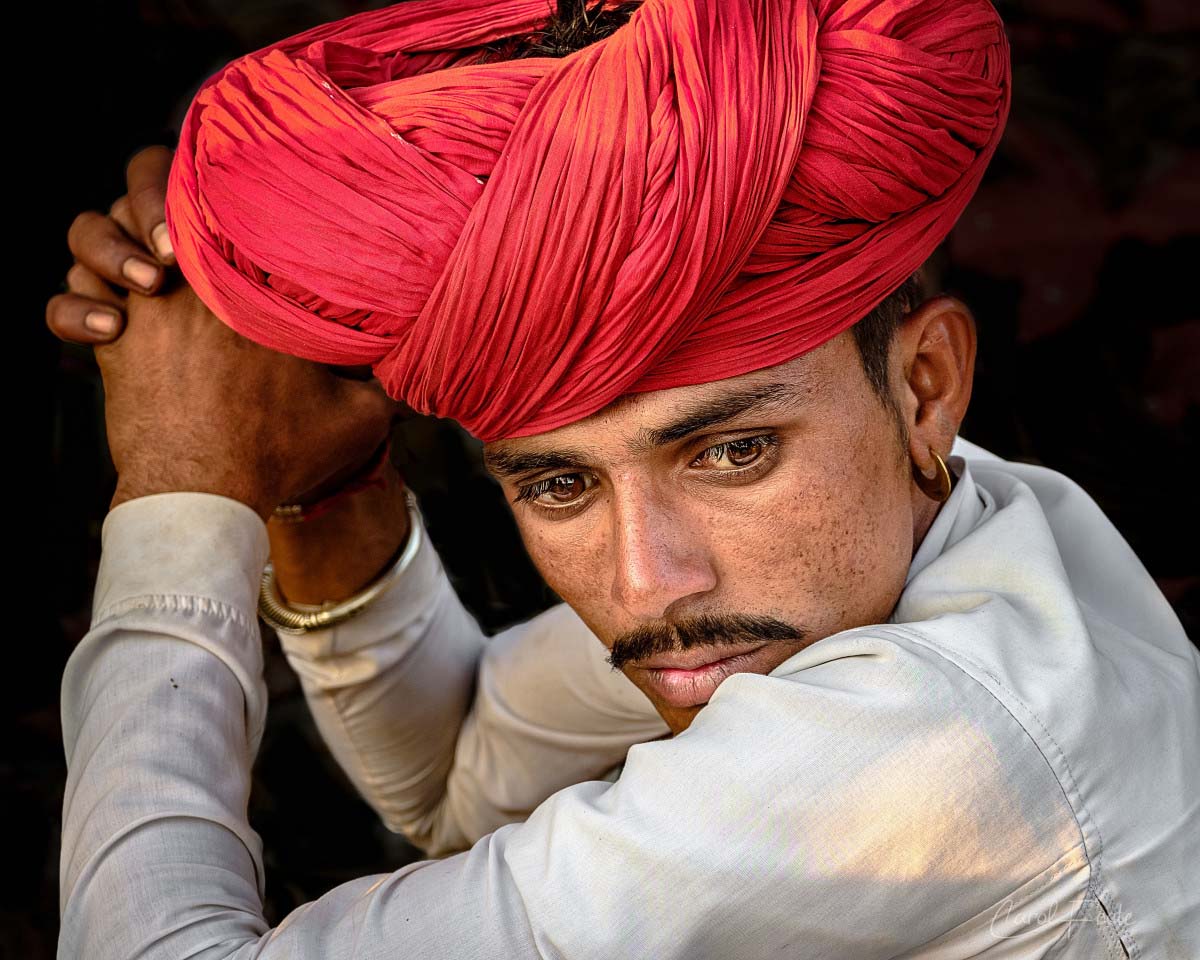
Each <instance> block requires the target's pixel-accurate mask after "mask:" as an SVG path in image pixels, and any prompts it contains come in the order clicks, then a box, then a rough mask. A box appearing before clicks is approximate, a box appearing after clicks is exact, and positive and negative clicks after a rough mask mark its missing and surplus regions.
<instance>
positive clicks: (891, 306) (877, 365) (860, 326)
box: [850, 269, 925, 415]
mask: <svg viewBox="0 0 1200 960" xmlns="http://www.w3.org/2000/svg"><path fill="white" fill-rule="evenodd" d="M924 299H925V279H924V270H923V269H922V270H918V271H917V272H916V273H914V274H913V275H912V276H910V277H909V278H908V279H907V280H905V281H904V282H903V283H902V284H900V286H898V287H897V288H896V289H895V290H893V291H892V292H891V293H889V294H888V295H887V296H886V297H884V298H883V300H882V301H881V302H880V303H879V305H878V306H877V307H876V308H875V309H874V310H872V311H871V312H870V313H868V314H867V315H866V316H865V317H863V318H862V319H861V320H859V321H858V323H856V324H855V325H854V326H853V327H851V328H850V330H851V332H853V334H854V342H855V343H856V344H857V345H858V354H859V357H860V358H861V359H862V365H863V372H864V373H865V374H866V375H867V382H868V383H870V384H871V388H872V389H873V390H874V391H875V393H876V395H877V396H878V397H879V399H880V401H881V402H882V403H883V405H884V406H885V407H887V408H888V409H889V410H891V411H892V412H893V413H895V414H897V415H899V413H900V411H899V410H897V409H896V404H895V399H894V397H893V396H892V390H891V384H890V383H889V382H888V359H889V357H890V356H891V351H892V340H893V338H894V337H895V336H896V331H897V330H898V329H899V327H900V322H901V321H902V320H903V319H904V318H905V317H906V316H907V315H908V314H909V313H910V312H911V311H912V310H914V309H915V308H916V307H919V306H920V305H921V303H922V302H923V301H924Z"/></svg>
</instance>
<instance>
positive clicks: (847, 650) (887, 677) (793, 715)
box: [59, 440, 1200, 960]
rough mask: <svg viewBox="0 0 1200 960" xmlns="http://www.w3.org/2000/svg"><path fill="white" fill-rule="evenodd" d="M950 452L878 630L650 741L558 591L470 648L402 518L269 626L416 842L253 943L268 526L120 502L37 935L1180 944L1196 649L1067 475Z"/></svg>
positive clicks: (577, 949) (1001, 951) (258, 920)
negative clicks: (253, 802) (936, 503)
mask: <svg viewBox="0 0 1200 960" xmlns="http://www.w3.org/2000/svg"><path fill="white" fill-rule="evenodd" d="M954 452H955V454H956V456H955V457H952V458H951V461H950V462H951V465H952V468H953V469H954V470H955V472H956V473H957V474H958V475H959V480H958V483H957V485H956V488H955V491H954V493H953V495H952V496H951V498H950V500H949V501H948V502H947V503H946V504H945V505H944V506H943V507H942V509H941V512H940V513H939V515H938V517H937V519H936V521H935V522H934V524H933V526H932V528H931V529H930V531H929V533H928V535H927V536H926V538H925V540H924V542H923V543H922V545H921V547H920V549H919V550H918V552H917V554H916V556H915V557H914V559H913V563H912V567H911V570H910V573H909V576H908V581H907V584H906V586H905V589H904V592H903V594H902V596H901V599H900V602H899V604H898V606H897V608H896V611H895V613H894V615H893V617H892V619H891V621H890V622H889V623H887V624H880V625H877V626H871V627H863V628H858V629H854V630H849V631H845V632H843V633H839V634H836V635H834V636H831V637H828V638H825V639H823V640H821V641H818V642H817V643H815V644H812V645H811V646H809V647H808V648H806V649H804V650H802V651H800V652H799V653H797V654H795V655H794V656H792V657H791V658H789V659H788V660H787V661H785V662H784V663H783V664H781V665H780V666H779V667H777V668H776V669H775V670H773V671H772V672H771V673H770V674H769V675H767V676H760V675H752V674H739V675H736V676H734V677H731V678H730V679H728V680H727V681H726V682H725V683H724V684H722V685H721V687H720V688H719V690H718V691H717V693H716V694H715V696H714V697H713V699H712V701H711V702H710V703H709V704H708V706H707V707H705V709H704V710H702V711H701V712H700V714H699V716H698V717H697V718H696V719H695V721H694V722H693V723H692V725H691V727H690V728H689V729H688V730H687V731H685V732H684V733H683V734H681V735H679V736H677V737H674V738H670V737H668V736H667V728H666V726H665V724H664V723H663V722H662V720H661V719H660V718H659V717H658V715H657V714H656V713H655V712H654V710H653V708H652V707H651V706H650V704H649V702H648V701H646V700H645V698H644V697H643V696H642V695H641V693H640V692H639V691H638V690H637V689H636V688H635V687H634V686H633V685H632V684H631V683H630V682H629V681H628V680H627V679H626V678H625V677H624V676H623V675H621V674H619V673H614V672H612V671H611V670H610V669H609V667H608V666H607V664H606V663H605V661H604V654H605V651H604V649H603V647H602V645H601V644H600V643H599V641H598V640H597V639H596V638H595V637H594V636H593V635H591V634H590V633H589V632H588V630H587V629H586V627H584V625H583V624H582V623H581V621H580V620H579V619H578V617H576V616H575V615H574V613H573V612H572V611H570V610H569V609H568V608H566V607H563V606H560V607H556V608H554V609H552V610H549V611H547V612H546V613H544V614H542V615H540V616H538V617H535V618H534V619H533V620H531V621H529V622H528V623H526V624H522V625H520V626H518V627H514V628H512V629H510V630H507V631H505V632H503V633H501V634H499V635H498V636H496V637H494V638H491V639H487V638H485V637H484V636H483V635H482V633H481V632H480V630H479V628H478V626H477V625H476V624H475V622H474V621H473V620H472V619H471V617H470V616H469V615H468V614H467V613H466V612H465V611H464V610H463V608H462V606H461V604H460V603H459V602H458V600H457V598H456V597H455V595H454V593H453V591H452V589H451V587H450V585H449V582H448V580H447V579H446V576H445V573H444V572H443V570H442V568H441V565H440V562H439V560H438V558H437V555H436V553H435V552H434V550H433V548H432V547H431V546H429V544H428V541H426V543H425V545H424V546H423V547H422V548H421V550H420V551H418V553H417V554H416V555H415V556H414V558H413V561H412V564H411V567H410V568H409V569H408V570H406V571H405V572H404V574H403V576H402V577H401V578H400V579H399V580H398V581H397V582H396V583H395V584H394V585H393V586H392V587H391V588H390V589H389V590H388V591H387V592H386V593H385V594H384V595H383V596H382V597H380V599H379V600H378V601H377V602H376V604H375V605H374V606H373V607H372V608H371V609H369V610H368V611H366V612H365V613H364V614H362V615H361V616H360V617H359V618H356V619H355V620H353V621H350V622H348V623H346V624H345V625H343V626H341V627H339V628H336V629H332V630H326V631H322V632H320V633H315V634H310V635H308V636H305V637H300V638H290V637H289V638H284V646H285V651H286V653H287V656H288V659H289V661H290V662H291V664H292V666H293V667H294V668H295V669H296V670H297V672H298V673H299V675H300V677H301V679H302V681H303V685H304V690H305V693H306V695H307V697H308V700H309V703H310V704H311V706H312V709H313V713H314V715H315V717H316V719H317V722H318V725H319V727H320V729H321V732H322V734H323V735H324V737H325V738H326V740H327V741H328V742H329V744H330V746H331V748H332V749H333V751H334V753H335V755H336V756H337V758H338V760H339V762H340V763H341V764H342V765H343V766H344V767H345V768H346V770H347V772H348V773H349V774H350V776H351V778H352V779H353V780H354V782H355V783H356V785H357V786H358V788H359V789H360V790H361V791H362V793H363V795H364V796H365V797H366V798H367V800H368V801H369V802H370V803H371V804H372V805H373V806H374V807H375V808H376V809H377V810H378V811H379V813H380V815H381V816H382V817H383V819H384V820H385V822H386V823H387V824H388V825H389V826H390V827H391V828H393V829H395V830H399V831H403V832H404V833H406V834H407V835H408V836H409V837H411V838H412V839H413V840H414V842H417V843H418V844H421V845H423V846H424V847H425V848H426V849H427V850H428V851H429V854H430V855H431V856H437V857H440V859H436V860H427V861H422V862H420V863H416V864H411V865H408V866H405V867H404V868H402V869H400V870H398V871H396V872H395V873H392V874H388V875H379V876H372V877H365V878H363V879H361V880H358V881H354V882H351V883H347V884H344V885H342V886H339V887H337V888H335V889H334V890H333V891H331V892H330V893H328V894H327V895H325V896H324V897H322V898H320V899H319V900H317V901H315V902H313V903H310V904H307V905H305V906H303V907H301V908H299V909H297V910H296V911H294V912H293V913H292V914H290V915H289V916H288V917H286V918H285V919H284V921H283V922H282V923H281V924H280V925H279V926H277V927H275V928H274V929H269V928H268V925H267V924H266V922H265V921H264V920H263V918H262V913H261V897H262V884H263V872H262V851H261V845H260V842H259V839H258V837H257V836H256V835H255V834H254V833H253V831H252V830H251V829H250V827H249V826H248V824H247V822H246V800H247V794H248V791H249V782H250V778H249V770H250V765H251V763H252V761H253V757H254V754H255V752H256V749H257V746H258V741H259V738H260V736H261V733H262V726H263V721H264V717H265V714H266V690H265V686H264V683H263V679H262V672H261V670H262V658H261V650H260V636H259V627H258V625H257V623H256V621H255V606H256V593H257V586H258V579H259V574H260V573H261V570H262V567H263V565H264V564H265V562H266V560H267V553H268V544H267V536H266V529H265V527H264V525H263V523H262V521H261V520H260V519H259V517H258V516H257V515H256V514H255V513H254V512H253V511H252V510H251V509H250V508H249V507H247V506H245V505H243V504H240V503H238V502H236V501H234V500H231V499H228V498H224V497H219V496H214V495H210V494H199V493H173V494H159V495H156V496H149V497H144V498H140V499H137V500H133V501H128V502H126V503H124V504H122V505H121V506H119V507H117V508H116V509H115V510H113V511H112V512H111V513H110V514H109V516H108V518H107V520H106V521H105V525H104V531H103V555H102V559H101V568H100V573H99V578H98V581H97V585H96V592H95V600H94V618H93V623H92V628H91V630H90V632H89V633H88V635H87V636H86V637H85V638H84V640H83V642H82V643H81V644H80V645H79V647H78V648H77V649H76V651H75V652H74V654H73V655H72V657H71V659H70V661H69V663H68V665H67V670H66V673H65V676H64V679H63V732H64V743H65V747H66V754H67V761H68V768H69V776H68V783H67V793H66V799H65V804H64V823H63V852H62V861H61V906H62V932H61V937H60V941H59V956H60V958H86V960H109V958H117V957H122V958H125V957H139V958H171V960H176V958H180V957H189V958H190V957H196V958H205V960H217V958H222V960H223V958H251V957H255V958H263V960H273V958H282V957H288V958H294V960H308V958H318V957H320V958H327V960H340V958H351V957H353V958H363V960H366V958H372V960H373V958H381V960H382V958H385V957H386V958H389V960H391V958H396V957H405V958H424V957H428V958H446V960H451V958H453V960H463V958H470V957H478V958H487V960H493V958H509V957H512V958H533V957H545V958H571V960H584V958H597V960H600V958H605V960H609V958H640V957H648V958H655V960H674V958H678V960H697V958H709V957H712V958H747V960H749V958H762V957H780V956H783V957H804V958H808V957H813V958H818V957H839V958H853V960H870V958H875V957H879V958H883V957H901V956H903V957H927V958H951V957H975V956H987V957H989V958H1022V960H1024V958H1034V957H1054V958H1065V960H1097V958H1118V957H1125V956H1130V957H1165V958H1172V960H1179V958H1189V960H1190V958H1195V957H1197V956H1200V883H1197V882H1196V877H1197V864H1200V655H1198V654H1197V652H1196V649H1195V648H1194V647H1193V646H1192V644H1191V643H1190V642H1189V641H1188V638H1187V637H1186V636H1185V635H1184V633H1183V630H1182V628H1181V626H1180V624H1179V621H1178V619H1177V618H1176V617H1175V615H1174V614H1173V612H1172V611H1171V609H1170V606H1169V605H1168V604H1167V602H1166V601H1165V599H1164V598H1163V596H1162V594H1161V593H1160V592H1159V591H1158V589H1157V588H1156V586H1155V584H1154V582H1153V581H1152V580H1151V578H1150V577H1149V576H1148V574H1147V573H1146V571H1145V569H1144V568H1143V567H1142V565H1141V563H1140V562H1139V561H1138V560H1137V558H1136V557H1135V556H1134V554H1133V553H1132V552H1131V551H1130V549H1129V547H1128V545H1127V544H1126V543H1125V541H1124V540H1123V539H1122V538H1121V537H1120V535H1119V534H1118V533H1117V531H1116V530H1115V529H1114V528H1113V527H1112V525H1111V524H1110V523H1109V522H1108V520H1107V519H1105V517H1104V516H1103V515H1102V513H1101V512H1100V510H1099V509H1098V508H1097V507H1096V505H1095V504H1094V503H1093V502H1092V500H1091V499H1090V498H1088V497H1087V495H1086V494H1084V493H1083V492H1082V491H1081V490H1080V489H1079V488H1078V487H1077V486H1076V485H1075V484H1074V483H1072V482H1071V481H1070V480H1068V479H1067V478H1065V477H1063V476H1062V475H1060V474H1057V473H1055V472H1053V471H1050V470H1046V469H1043V468H1039V467H1034V466H1028V465H1023V464H1015V463H1009V462H1006V461H1002V460H999V459H997V458H995V457H993V456H992V455H990V454H988V453H986V452H985V451H982V450H980V449H979V448H978V447H974V446H972V445H970V444H968V443H966V442H964V441H961V440H960V441H958V442H956V446H955V451H954ZM622 764H623V766H622ZM456 851H460V852H456Z"/></svg>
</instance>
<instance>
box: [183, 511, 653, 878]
mask: <svg viewBox="0 0 1200 960" xmlns="http://www.w3.org/2000/svg"><path fill="white" fill-rule="evenodd" d="M198 522H205V521H203V520H201V521H198ZM417 523H418V524H421V527H420V529H419V530H418V531H416V533H415V535H416V536H417V542H418V544H419V545H418V548H417V550H416V552H415V553H414V554H413V556H412V558H411V560H410V562H409V565H408V567H407V568H406V569H405V570H404V572H403V573H402V574H401V575H400V576H399V577H398V578H397V579H396V580H395V581H394V582H393V583H392V584H391V585H390V586H389V587H388V588H387V589H386V590H385V591H384V592H383V593H382V594H381V595H380V596H379V597H377V598H376V599H375V600H374V601H373V602H372V604H371V605H370V606H369V607H367V608H366V610H365V611H364V612H363V613H361V614H359V615H358V616H356V617H354V618H352V619H350V620H347V621H345V622H344V623H342V624H341V625H338V626H335V627H331V628H329V629H326V630H319V631H311V632H309V633H306V634H303V635H300V636H292V635H287V634H280V635H279V640H280V644H281V646H282V647H283V651H284V654H285V655H286V656H287V658H288V662H289V663H290V664H291V665H292V667H293V669H294V670H295V671H296V673H297V674H298V675H299V677H300V681H301V686H302V688H303V690H304V695H305V697H306V699H307V702H308V704H309V708H310V710H311V712H312V714H313V717H314V719H315V721H316V724H317V727H318V729H319V730H320V732H321V735H322V738H323V739H324V740H325V742H326V744H328V746H329V748H330V751H331V752H332V753H333V755H334V757H335V759H336V760H337V761H338V763H339V764H340V765H341V767H342V768H343V769H344V770H345V771H346V773H347V775H348V776H349V777H350V779H351V781H352V782H353V783H354V784H355V786H356V787H357V788H358V790H359V792H360V793H361V794H362V796H363V797H364V798H365V799H366V800H367V802H368V803H370V804H371V806H372V807H373V808H374V809H375V810H376V812H377V813H378V814H379V816H380V818H381V819H382V820H383V822H384V823H385V824H386V825H387V826H388V828H389V829H391V830H394V831H396V832H398V833H403V834H404V835H405V836H406V837H407V838H408V839H409V840H410V841H411V842H412V843H414V844H416V845H417V846H418V847H420V848H421V849H423V850H424V851H425V852H426V854H427V855H428V856H431V857H441V856H445V855H447V854H449V853H454V852H458V851H460V850H465V849H466V848H468V847H469V846H471V844H472V843H474V842H475V841H476V840H478V839H479V838H480V837H482V836H483V835H484V834H486V833H490V832H491V831H492V830H495V829H496V828H497V827H499V826H502V825H504V824H506V823H513V822H516V821H520V820H524V819H525V818H526V817H527V816H528V815H529V814H530V812H532V810H533V809H534V808H535V807H536V806H537V805H538V804H539V803H541V802H542V801H543V800H545V799H546V798H547V797H548V796H550V795H551V794H552V793H554V792H555V791H557V790H559V789H561V788H562V787H565V786H568V785H570V784H572V783H577V782H579V781H581V780H592V779H599V778H601V777H603V776H604V775H605V774H606V773H607V772H608V771H610V770H611V769H612V768H613V767H614V766H616V765H617V764H619V763H620V762H621V761H622V760H623V759H624V757H625V752H626V751H627V750H628V749H629V747H630V746H631V745H632V744H634V743H640V742H643V741H645V740H652V739H654V738H656V737H660V736H663V735H664V734H666V733H667V732H668V730H667V726H666V724H665V723H664V722H663V721H662V718H661V717H659V715H658V713H657V712H656V711H655V710H654V708H653V707H652V706H651V704H650V702H649V701H648V700H646V698H645V697H644V696H642V694H641V693H640V692H639V691H638V690H637V688H636V687H634V686H633V684H632V683H630V682H629V680H628V679H627V678H626V677H625V675H624V674H622V673H620V672H616V671H613V670H612V669H611V668H610V667H609V666H608V664H607V662H606V661H605V659H604V655H605V650H604V647H603V645H602V644H601V643H600V641H599V640H598V639H597V638H596V637H595V635H594V634H592V632H591V631H590V630H588V629H587V627H586V626H585V625H584V624H583V622H582V621H580V619H579V618H578V616H576V615H575V613H574V612H573V611H572V610H571V609H570V608H569V607H567V606H566V605H559V606H557V607H555V608H554V609H552V610H548V611H546V612H545V613H544V614H542V615H540V616H538V617H534V618H533V619H532V620H530V621H528V622H527V623H522V624H519V625H517V626H515V627H512V628H510V629H508V630H505V631H503V632H502V633H499V634H497V635H496V636H495V637H492V638H490V639H489V638H487V637H485V636H484V634H483V633H482V631H481V630H480V628H479V626H478V624H477V623H476V621H475V620H474V618H473V617H472V616H471V615H470V614H469V613H468V612H467V611H466V609H465V608H464V607H463V605H462V603H461V602H460V601H459V599H458V596H457V595H456V593H455V592H454V589H453V587H452V586H451V584H450V581H449V578H448V577H447V576H446V573H445V571H444V569H443V568H442V564H441V561H440V559H439V557H438V555H437V551H436V550H435V549H434V547H433V545H432V544H431V543H430V541H429V537H428V534H427V532H426V531H425V529H424V526H423V521H421V520H420V519H419V518H418V520H417ZM546 676H553V677H556V678H557V680H556V682H555V683H552V684H548V683H546V682H545V677H546Z"/></svg>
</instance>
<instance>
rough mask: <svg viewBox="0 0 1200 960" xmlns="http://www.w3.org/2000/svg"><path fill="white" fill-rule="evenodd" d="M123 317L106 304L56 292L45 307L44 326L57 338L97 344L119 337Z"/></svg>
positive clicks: (109, 304) (81, 296) (122, 325)
mask: <svg viewBox="0 0 1200 960" xmlns="http://www.w3.org/2000/svg"><path fill="white" fill-rule="evenodd" d="M124 322H125V321H124V317H123V316H122V314H121V312H120V310H119V309H117V308H116V307H114V306H113V305H112V304H111V303H110V302H106V301H100V300H96V299H93V298H91V297H86V296H83V295H82V294H78V293H60V294H58V295H57V296H54V297H51V298H50V301H49V302H48V303H47V304H46V326H47V327H49V328H50V332H51V333H53V334H54V335H55V336H56V337H58V339H60V340H66V341H68V342H71V343H83V344H92V345H99V344H105V343H110V342H111V341H113V340H115V339H116V338H117V337H119V336H120V335H121V330H122V329H123V327H124Z"/></svg>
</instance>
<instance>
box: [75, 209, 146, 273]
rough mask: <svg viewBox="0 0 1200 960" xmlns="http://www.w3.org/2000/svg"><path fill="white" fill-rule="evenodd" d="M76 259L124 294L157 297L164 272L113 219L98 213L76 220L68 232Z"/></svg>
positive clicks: (80, 216)
mask: <svg viewBox="0 0 1200 960" xmlns="http://www.w3.org/2000/svg"><path fill="white" fill-rule="evenodd" d="M67 246H68V247H70V248H71V253H73V254H74V255H75V259H76V260H77V261H79V262H80V263H81V264H83V265H84V266H85V267H87V268H88V269H89V270H91V271H92V272H93V273H95V274H96V275H97V276H99V277H100V278H101V279H103V280H105V281H107V282H108V283H111V284H113V285H115V286H117V287H120V288H122V289H125V290H136V291H137V292H138V293H154V292H155V291H156V290H157V289H158V288H159V286H160V285H161V284H162V280H163V274H164V268H163V267H162V265H160V264H158V263H156V262H155V261H154V260H153V258H151V257H150V256H149V255H147V253H146V251H145V250H144V249H143V248H142V247H140V246H139V245H138V244H137V243H135V242H134V241H133V240H131V239H130V237H129V235H128V234H127V233H125V231H124V230H122V229H121V227H120V225H119V224H118V223H117V222H116V221H115V220H113V219H112V218H111V217H106V216H104V214H102V213H97V212H96V211H95V210H88V211H86V212H85V213H81V214H80V215H79V216H77V217H76V218H75V220H74V222H72V224H71V229H70V230H68V231H67Z"/></svg>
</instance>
